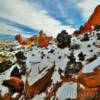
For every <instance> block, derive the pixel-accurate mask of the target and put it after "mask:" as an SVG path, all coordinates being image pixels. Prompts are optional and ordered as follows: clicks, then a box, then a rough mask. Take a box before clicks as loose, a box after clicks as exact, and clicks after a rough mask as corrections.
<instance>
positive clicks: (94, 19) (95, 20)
mask: <svg viewBox="0 0 100 100" xmlns="http://www.w3.org/2000/svg"><path fill="white" fill-rule="evenodd" d="M97 24H100V5H98V6H97V7H96V8H95V10H94V12H93V14H92V15H91V17H90V18H89V19H88V21H87V22H86V23H85V24H84V26H81V27H80V31H82V32H87V31H91V30H92V26H95V25H97Z"/></svg>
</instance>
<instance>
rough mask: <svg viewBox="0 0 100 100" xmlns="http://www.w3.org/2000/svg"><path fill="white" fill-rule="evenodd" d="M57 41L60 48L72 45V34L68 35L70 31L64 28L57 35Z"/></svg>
mask: <svg viewBox="0 0 100 100" xmlns="http://www.w3.org/2000/svg"><path fill="white" fill-rule="evenodd" d="M57 43H58V44H57V45H58V47H60V48H65V47H67V46H70V43H71V36H70V35H68V33H67V32H66V31H65V30H63V31H61V33H59V34H58V35H57Z"/></svg>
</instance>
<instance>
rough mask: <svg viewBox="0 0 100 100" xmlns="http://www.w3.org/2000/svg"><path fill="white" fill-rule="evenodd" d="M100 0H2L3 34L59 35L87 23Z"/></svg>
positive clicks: (0, 3) (0, 16)
mask: <svg viewBox="0 0 100 100" xmlns="http://www.w3.org/2000/svg"><path fill="white" fill-rule="evenodd" d="M98 4H100V0H0V34H5V35H6V34H9V35H16V34H18V33H21V34H23V36H25V37H27V36H31V35H33V34H37V33H38V32H39V31H40V30H41V29H43V30H44V32H46V33H47V35H52V36H56V35H57V33H59V32H60V31H61V30H62V29H65V30H67V32H68V33H70V34H71V33H72V32H73V31H74V30H75V29H77V28H79V26H80V25H82V24H84V22H85V21H87V19H88V18H89V16H90V15H91V14H92V13H93V10H94V8H95V7H96V6H97V5H98Z"/></svg>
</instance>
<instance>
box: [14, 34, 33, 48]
mask: <svg viewBox="0 0 100 100" xmlns="http://www.w3.org/2000/svg"><path fill="white" fill-rule="evenodd" d="M15 39H16V40H17V41H18V42H19V43H20V44H25V45H28V46H31V45H32V44H31V38H27V39H26V40H22V36H21V35H20V34H18V35H16V37H15Z"/></svg>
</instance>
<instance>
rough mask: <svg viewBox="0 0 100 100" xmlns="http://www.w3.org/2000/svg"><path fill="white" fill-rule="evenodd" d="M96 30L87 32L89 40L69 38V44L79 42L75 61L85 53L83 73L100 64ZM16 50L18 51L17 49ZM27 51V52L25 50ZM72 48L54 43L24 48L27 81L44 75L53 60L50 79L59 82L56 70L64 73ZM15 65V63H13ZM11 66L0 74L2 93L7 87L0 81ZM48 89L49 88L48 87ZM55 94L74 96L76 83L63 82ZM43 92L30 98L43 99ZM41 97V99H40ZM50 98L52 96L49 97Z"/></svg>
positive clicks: (75, 94)
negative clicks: (42, 46)
mask: <svg viewBox="0 0 100 100" xmlns="http://www.w3.org/2000/svg"><path fill="white" fill-rule="evenodd" d="M96 33H97V32H96V31H93V32H91V33H89V34H91V35H89V39H90V40H89V41H81V38H82V36H80V37H75V36H73V37H72V39H71V45H74V44H79V45H80V48H79V49H76V50H74V56H75V58H76V61H78V62H80V60H79V57H78V54H79V53H80V52H83V54H84V55H85V60H84V61H81V62H82V63H83V65H84V68H83V70H82V71H83V72H84V73H89V72H92V71H93V69H94V68H95V67H97V66H98V65H100V55H99V54H100V48H97V47H95V46H94V45H93V43H94V42H95V44H97V45H98V44H99V45H100V40H97V37H96ZM16 51H20V50H19V49H18V50H16ZM16 51H13V52H12V53H16ZM26 51H27V52H26ZM71 51H72V50H70V49H69V48H68V47H66V48H64V49H60V48H58V47H57V44H56V43H54V44H52V45H49V46H48V47H46V48H40V47H37V46H34V47H32V49H28V50H24V52H25V56H26V57H27V59H26V66H27V68H28V69H27V71H29V70H31V72H30V74H29V77H28V83H29V84H30V85H32V84H33V83H35V82H36V81H38V80H39V79H41V78H42V77H44V76H45V75H46V73H47V72H48V69H50V68H52V66H53V64H54V62H55V69H54V72H53V74H52V77H51V80H52V83H51V85H52V84H56V83H57V82H61V81H62V79H61V77H60V74H59V72H58V70H59V69H61V70H62V71H63V73H64V71H65V69H66V67H67V63H68V61H69V59H68V56H69V55H70V53H71ZM94 54H95V55H97V59H95V60H94V61H92V62H91V63H89V64H86V63H85V61H86V59H88V58H91V57H92V56H93V55H94ZM14 66H15V65H14ZM14 66H12V67H11V68H10V69H9V70H7V71H5V72H4V73H2V74H1V75H0V90H1V93H2V95H4V93H5V92H7V91H6V90H7V88H6V87H4V86H2V85H1V84H2V82H3V80H5V79H9V77H10V73H11V71H12V69H13V68H14ZM25 79H26V76H23V80H24V81H25ZM48 90H49V89H48ZM56 96H57V98H58V100H65V99H67V98H72V99H73V98H76V96H77V84H76V83H74V82H66V83H64V84H63V85H62V86H61V87H59V88H58V90H57V92H56ZM44 97H45V96H44V93H43V94H40V95H37V96H35V98H33V99H32V100H43V98H44ZM40 98H41V99H40ZM51 98H52V97H51Z"/></svg>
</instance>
